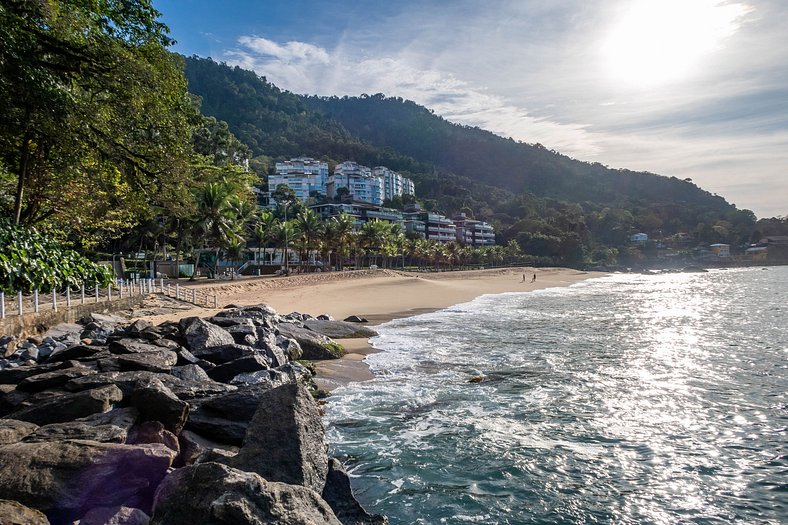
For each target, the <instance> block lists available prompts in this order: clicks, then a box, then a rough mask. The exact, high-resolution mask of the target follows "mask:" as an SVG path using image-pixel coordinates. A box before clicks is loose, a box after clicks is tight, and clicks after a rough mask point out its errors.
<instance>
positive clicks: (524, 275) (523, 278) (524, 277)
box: [520, 274, 525, 283]
mask: <svg viewBox="0 0 788 525" xmlns="http://www.w3.org/2000/svg"><path fill="white" fill-rule="evenodd" d="M520 282H521V283H524V282H525V274H523V280H522V281H520Z"/></svg>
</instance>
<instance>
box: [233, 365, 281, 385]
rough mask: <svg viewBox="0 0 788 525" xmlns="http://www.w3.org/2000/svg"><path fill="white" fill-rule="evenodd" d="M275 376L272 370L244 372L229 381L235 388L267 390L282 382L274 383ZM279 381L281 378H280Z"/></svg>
mask: <svg viewBox="0 0 788 525" xmlns="http://www.w3.org/2000/svg"><path fill="white" fill-rule="evenodd" d="M276 377H277V376H276V374H275V372H274V371H273V370H258V371H257V372H244V373H242V374H238V375H237V376H235V377H234V378H232V380H231V381H230V384H231V385H236V386H239V387H241V386H252V385H254V386H259V387H265V388H266V389H267V390H270V389H271V388H273V387H275V386H277V385H279V384H281V383H282V381H281V380H280V381H274V378H276ZM280 379H281V378H280Z"/></svg>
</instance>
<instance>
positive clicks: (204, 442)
mask: <svg viewBox="0 0 788 525" xmlns="http://www.w3.org/2000/svg"><path fill="white" fill-rule="evenodd" d="M178 441H179V443H180V446H181V459H182V460H183V463H184V464H186V465H191V464H192V463H195V462H197V461H198V460H199V459H200V458H205V457H206V453H207V452H209V451H215V450H220V451H221V452H222V453H223V454H224V455H225V456H234V455H236V454H238V450H240V449H239V448H238V447H236V446H232V445H226V444H224V443H219V442H217V441H212V440H210V439H208V438H206V437H203V436H201V435H199V434H196V433H195V432H192V431H190V430H184V431H183V432H181V434H180V436H178Z"/></svg>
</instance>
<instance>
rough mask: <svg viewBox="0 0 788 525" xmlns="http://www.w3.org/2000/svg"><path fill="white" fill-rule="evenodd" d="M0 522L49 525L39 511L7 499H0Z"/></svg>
mask: <svg viewBox="0 0 788 525" xmlns="http://www.w3.org/2000/svg"><path fill="white" fill-rule="evenodd" d="M0 523H2V524H3V525H49V520H48V519H47V517H46V516H45V515H44V514H43V513H42V512H40V511H37V510H36V509H31V508H30V507H26V506H24V505H22V504H21V503H19V502H18V501H11V500H7V499H0Z"/></svg>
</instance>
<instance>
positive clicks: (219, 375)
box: [208, 355, 270, 383]
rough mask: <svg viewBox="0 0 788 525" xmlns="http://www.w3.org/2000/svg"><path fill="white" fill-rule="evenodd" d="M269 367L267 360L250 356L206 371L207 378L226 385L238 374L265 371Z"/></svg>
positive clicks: (257, 356) (258, 356)
mask: <svg viewBox="0 0 788 525" xmlns="http://www.w3.org/2000/svg"><path fill="white" fill-rule="evenodd" d="M269 366H270V361H269V360H268V358H266V357H263V356H261V355H251V356H249V357H241V358H240V359H234V360H233V361H229V362H227V363H224V364H221V365H218V366H216V367H214V368H212V369H210V370H209V371H208V376H209V377H210V378H211V379H213V380H215V381H221V382H222V383H227V382H229V381H230V380H231V379H232V378H234V377H235V376H237V375H238V374H242V373H244V372H255V371H257V370H266V369H268V368H269Z"/></svg>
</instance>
